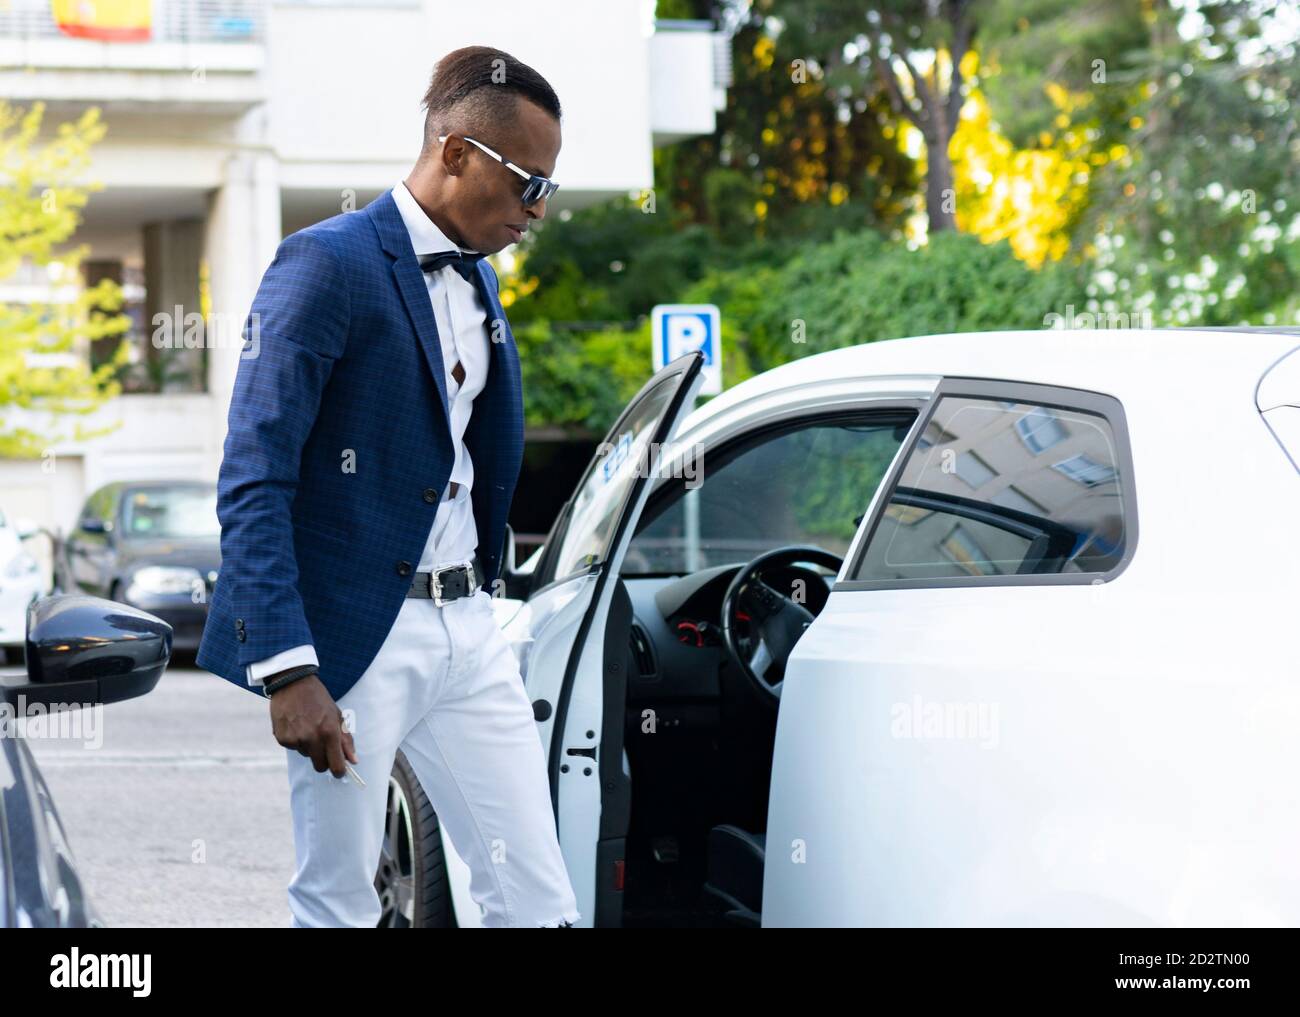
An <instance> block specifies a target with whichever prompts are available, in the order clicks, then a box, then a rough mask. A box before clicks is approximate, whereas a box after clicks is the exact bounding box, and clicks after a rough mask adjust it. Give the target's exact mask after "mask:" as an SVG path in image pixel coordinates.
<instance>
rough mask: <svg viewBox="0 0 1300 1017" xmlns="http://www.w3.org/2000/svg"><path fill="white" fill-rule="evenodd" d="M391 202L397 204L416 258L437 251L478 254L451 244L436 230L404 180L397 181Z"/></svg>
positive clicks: (445, 236)
mask: <svg viewBox="0 0 1300 1017" xmlns="http://www.w3.org/2000/svg"><path fill="white" fill-rule="evenodd" d="M393 201H394V202H396V203H397V211H398V212H400V213H401V215H402V222H404V223H405V224H406V232H407V233H409V234H410V235H411V246H412V247H413V248H414V249H415V256H416V257H417V258H419V257H421V256H422V255H425V254H437V253H438V252H439V251H465V252H467V253H470V254H477V253H478V252H477V251H474V250H471V249H470V248H467V247H460V246H459V245H458V244H454V243H452V242H451V240H449V239H448V237H447V234H445V233H443V232H442V230H440V229H438V227H437V225H436V224H435V223H434V221H433V220H432V219H430V218H429V216H428V213H426V212H425V211H424V209H422V208H421V207H420V203H419V202H418V201H416V200H415V197H414V196H413V195H412V194H411V191H410V188H408V187H407V186H406V181H405V180H399V181H397V186H396V187H394V188H393Z"/></svg>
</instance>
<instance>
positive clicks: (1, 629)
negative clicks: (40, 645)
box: [0, 511, 46, 664]
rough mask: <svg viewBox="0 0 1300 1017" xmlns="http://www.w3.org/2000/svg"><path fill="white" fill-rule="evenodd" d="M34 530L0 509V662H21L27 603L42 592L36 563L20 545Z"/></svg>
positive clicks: (34, 526)
mask: <svg viewBox="0 0 1300 1017" xmlns="http://www.w3.org/2000/svg"><path fill="white" fill-rule="evenodd" d="M37 532H39V531H38V528H37V526H36V524H35V523H33V522H32V521H31V520H28V519H16V520H12V521H11V520H9V519H8V518H7V517H6V516H5V514H4V512H3V511H0V664H5V663H9V662H15V661H16V662H21V660H22V656H23V643H24V640H25V639H26V638H27V606H28V605H29V604H34V603H35V602H36V601H37V599H39V598H40V597H41V596H42V595H43V594H44V593H45V592H46V591H45V589H44V586H45V577H44V576H43V575H42V573H41V567H40V564H39V563H38V562H37V560H36V559H35V558H33V557H32V556H31V555H30V554H29V553H28V552H27V551H26V550H25V549H24V548H23V541H24V540H26V539H27V538H28V537H31V536H34V535H35V534H36V533H37Z"/></svg>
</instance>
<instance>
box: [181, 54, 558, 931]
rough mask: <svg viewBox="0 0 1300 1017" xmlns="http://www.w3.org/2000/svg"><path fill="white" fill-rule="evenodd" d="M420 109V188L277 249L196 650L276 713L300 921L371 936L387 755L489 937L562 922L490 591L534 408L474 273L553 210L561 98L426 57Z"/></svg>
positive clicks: (223, 486) (518, 685) (533, 76)
mask: <svg viewBox="0 0 1300 1017" xmlns="http://www.w3.org/2000/svg"><path fill="white" fill-rule="evenodd" d="M423 105H424V107H425V110H426V115H425V127H424V145H423V147H422V149H421V151H420V156H419V158H418V160H417V161H416V163H415V167H414V168H413V169H412V170H411V172H410V174H409V175H408V176H407V177H406V179H405V180H404V181H399V182H398V183H397V184H396V185H395V186H394V187H393V188H392V190H391V191H388V192H386V193H384V194H383V195H381V196H380V197H379V198H376V199H375V200H374V201H372V202H371V203H370V204H369V205H367V206H366V207H365V208H364V209H362V210H361V211H359V212H351V213H344V214H342V215H336V216H334V217H332V218H330V219H326V220H325V221H323V222H319V223H316V224H315V225H313V226H310V227H308V228H307V229H304V230H300V231H299V232H297V233H294V234H292V235H290V236H288V237H286V238H285V239H284V240H283V241H282V242H281V244H280V246H279V249H278V250H277V251H276V255H275V259H274V260H273V261H272V263H271V265H270V267H269V268H268V269H267V270H266V274H265V275H264V276H263V278H262V282H261V285H260V287H259V288H258V292H257V295H256V297H255V298H254V300H253V306H252V310H251V313H250V315H249V319H248V326H247V330H248V331H249V332H251V334H250V335H249V337H248V338H247V339H246V340H245V346H244V353H243V354H241V356H242V358H243V359H241V362H240V364H239V370H238V372H237V375H236V379H235V386H234V393H233V396H232V401H231V405H230V415H229V430H228V434H227V437H226V441H225V449H224V457H223V459H222V463H221V471H220V478H219V483H218V503H217V514H218V516H219V517H220V521H221V553H222V568H221V574H220V578H219V580H218V582H217V585H216V587H215V589H214V591H213V596H212V603H211V605H210V607H209V614H208V622H207V626H206V628H205V630H204V633H203V641H202V643H201V645H200V648H199V654H198V658H197V659H198V663H199V665H200V666H201V667H204V668H207V669H208V670H210V671H212V672H214V673H215V674H218V675H220V676H221V677H223V678H225V679H227V680H228V681H231V682H233V683H235V684H236V685H239V686H240V687H242V688H246V689H249V690H252V691H256V692H260V693H264V694H266V695H268V696H269V698H270V714H271V727H272V730H273V732H274V734H275V738H276V740H277V741H278V742H279V743H280V744H281V745H283V746H285V750H286V755H287V757H288V760H289V779H290V803H291V806H292V812H293V826H294V847H295V852H296V855H297V871H296V872H295V874H294V877H293V880H292V881H291V882H290V884H289V904H290V910H291V912H292V915H293V924H294V926H297V927H303V926H357V927H362V926H371V927H373V926H374V925H375V924H376V923H377V922H378V920H379V917H380V914H381V906H380V900H379V897H378V894H377V893H376V891H375V887H374V878H375V873H376V869H377V867H378V864H379V859H380V853H381V846H382V841H383V834H384V815H385V804H386V800H387V797H388V778H389V774H390V772H391V770H392V767H393V762H394V757H395V753H396V751H397V750H398V749H399V748H400V749H401V750H402V751H403V753H404V755H405V756H406V758H407V760H408V762H409V763H410V764H411V767H412V768H413V769H414V771H415V774H416V776H417V777H418V778H419V781H420V784H421V786H422V787H423V788H424V791H425V793H426V794H427V795H428V797H429V799H430V801H431V803H432V804H433V807H434V809H435V811H436V812H437V814H438V818H439V820H440V822H441V823H442V826H443V828H444V829H446V831H447V832H448V834H449V835H450V837H451V840H452V843H453V844H454V846H455V848H456V850H457V852H458V853H459V854H460V855H461V856H462V857H463V858H465V860H466V861H467V863H468V864H469V867H470V870H471V882H470V893H471V896H473V898H474V899H475V901H477V902H478V903H479V904H480V906H481V907H482V908H483V909H484V915H483V922H484V924H485V925H488V926H499V925H513V926H527V927H553V928H554V927H565V926H571V925H572V924H573V923H575V922H577V921H578V920H579V919H580V915H579V913H578V911H577V904H576V900H575V897H574V893H573V889H572V887H571V885H570V883H569V879H568V874H567V872H566V871H565V867H564V860H563V858H562V856H561V854H560V848H559V843H558V841H557V838H556V830H555V822H554V815H553V812H552V807H551V800H550V790H549V784H548V780H547V774H546V761H545V758H544V753H543V749H542V744H541V738H540V736H539V735H538V732H537V726H536V722H535V719H534V715H533V709H532V705H531V704H530V703H529V701H528V698H527V695H526V694H525V691H524V688H523V684H522V681H521V680H520V674H519V668H518V664H517V662H516V660H515V657H514V654H513V651H512V650H511V648H510V645H509V643H508V642H507V641H506V639H505V635H504V633H502V632H501V630H500V628H499V627H498V625H497V623H496V620H495V614H494V612H493V610H492V602H491V599H490V595H489V592H488V591H489V590H494V589H495V588H496V586H497V583H498V575H499V573H500V568H501V559H502V550H503V543H504V538H505V525H506V516H507V512H508V510H509V508H510V502H511V499H512V497H513V494H514V489H515V483H516V481H517V480H518V476H519V465H520V462H521V459H522V455H523V402H522V395H521V386H520V374H519V360H518V352H517V350H516V348H515V345H514V340H513V337H512V336H511V334H510V327H509V324H508V322H507V321H506V317H505V312H504V311H503V310H502V308H501V303H500V300H499V297H498V293H497V280H496V274H495V273H494V272H493V271H492V268H491V265H490V264H489V263H488V262H487V261H486V260H484V255H486V254H491V253H493V252H495V251H499V250H501V249H502V248H503V247H505V246H506V245H507V244H510V243H515V242H517V241H518V240H519V239H520V238H521V237H522V235H523V233H524V231H526V230H527V229H528V226H529V224H530V223H531V222H532V221H534V220H538V219H541V218H542V217H543V216H544V215H545V214H546V202H547V199H548V198H549V196H550V194H551V193H552V192H553V191H554V189H555V186H556V185H555V184H554V183H553V182H552V181H550V180H549V179H548V178H549V176H550V174H551V173H552V172H553V171H554V167H555V161H556V158H557V157H558V155H559V150H560V124H559V121H560V104H559V100H558V99H557V98H556V96H555V92H554V91H553V90H552V88H551V87H550V85H549V84H547V82H546V81H545V79H543V78H542V77H541V75H539V74H538V73H537V72H536V71H534V70H533V69H532V68H530V67H528V66H527V65H525V64H522V63H520V62H519V61H518V60H516V59H514V58H513V57H511V56H510V55H509V54H507V53H503V52H501V51H500V50H496V49H491V48H488V47H482V46H472V47H467V48H465V49H460V50H456V51H454V52H452V53H449V54H448V55H447V56H445V57H443V58H442V60H440V61H439V62H438V64H437V66H436V67H435V68H434V73H433V77H432V80H431V82H430V85H429V88H428V91H427V93H426V94H425V97H424V103H423ZM348 764H354V765H352V766H349V765H348ZM326 770H328V771H329V772H328V773H326V772H325V771H326ZM350 771H352V772H350ZM353 773H355V775H356V776H355V777H354V776H353ZM358 778H359V779H358Z"/></svg>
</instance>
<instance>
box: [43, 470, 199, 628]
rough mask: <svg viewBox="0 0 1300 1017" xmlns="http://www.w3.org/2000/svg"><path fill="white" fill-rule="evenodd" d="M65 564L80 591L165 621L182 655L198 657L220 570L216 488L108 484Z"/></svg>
mask: <svg viewBox="0 0 1300 1017" xmlns="http://www.w3.org/2000/svg"><path fill="white" fill-rule="evenodd" d="M66 562H67V568H68V572H69V573H70V575H71V577H72V581H73V582H74V583H75V585H76V587H77V588H78V589H80V590H81V591H84V592H86V593H91V594H94V595H95V596H99V597H106V598H108V599H109V600H116V601H119V602H121V603H124V604H130V605H132V606H134V607H138V608H140V609H142V610H144V611H148V612H149V613H150V614H153V615H156V616H157V617H159V618H162V619H163V620H164V621H166V622H167V623H168V624H169V625H171V626H172V629H173V631H174V633H175V648H176V649H177V650H184V651H187V652H195V651H197V650H198V646H199V640H200V638H201V637H202V635H203V626H204V624H205V623H206V621H207V617H208V603H209V601H210V600H211V596H212V587H213V585H214V584H215V583H216V581H217V573H218V571H219V570H220V567H221V523H220V521H219V520H218V519H217V487H216V484H214V483H210V482H207V481H197V480H195V481H176V480H154V481H130V482H128V481H117V482H115V483H111V484H106V485H105V486H103V487H101V488H99V490H97V491H95V492H94V493H93V494H92V495H91V496H90V497H89V498H87V499H86V504H85V506H84V507H83V508H82V510H81V517H80V519H79V520H78V522H77V525H76V527H75V528H74V529H73V531H72V532H71V533H70V534H69V535H68V538H67V541H66Z"/></svg>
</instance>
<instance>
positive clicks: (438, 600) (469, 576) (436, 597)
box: [429, 558, 478, 607]
mask: <svg viewBox="0 0 1300 1017" xmlns="http://www.w3.org/2000/svg"><path fill="white" fill-rule="evenodd" d="M460 568H463V569H465V578H466V581H467V582H468V583H469V584H470V591H469V593H467V594H465V596H467V597H469V596H472V595H473V594H474V593H476V592H477V591H478V583H477V581H476V580H475V578H474V562H473V560H472V559H470V558H466V559H465V561H464V562H461V563H458V564H456V565H447V566H445V567H443V568H440V569H434V570H433V571H432V572H430V573H429V585H430V586H431V587H432V588H433V602H434V603H435V604H436V605H437V606H438V607H442V605H443V604H450V603H451V601H450V600H443V599H442V581H441V580H440V579H439V578H438V576H439V575H440V574H442V573H443V572H450V571H451V570H452V569H460ZM453 599H459V598H453Z"/></svg>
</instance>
